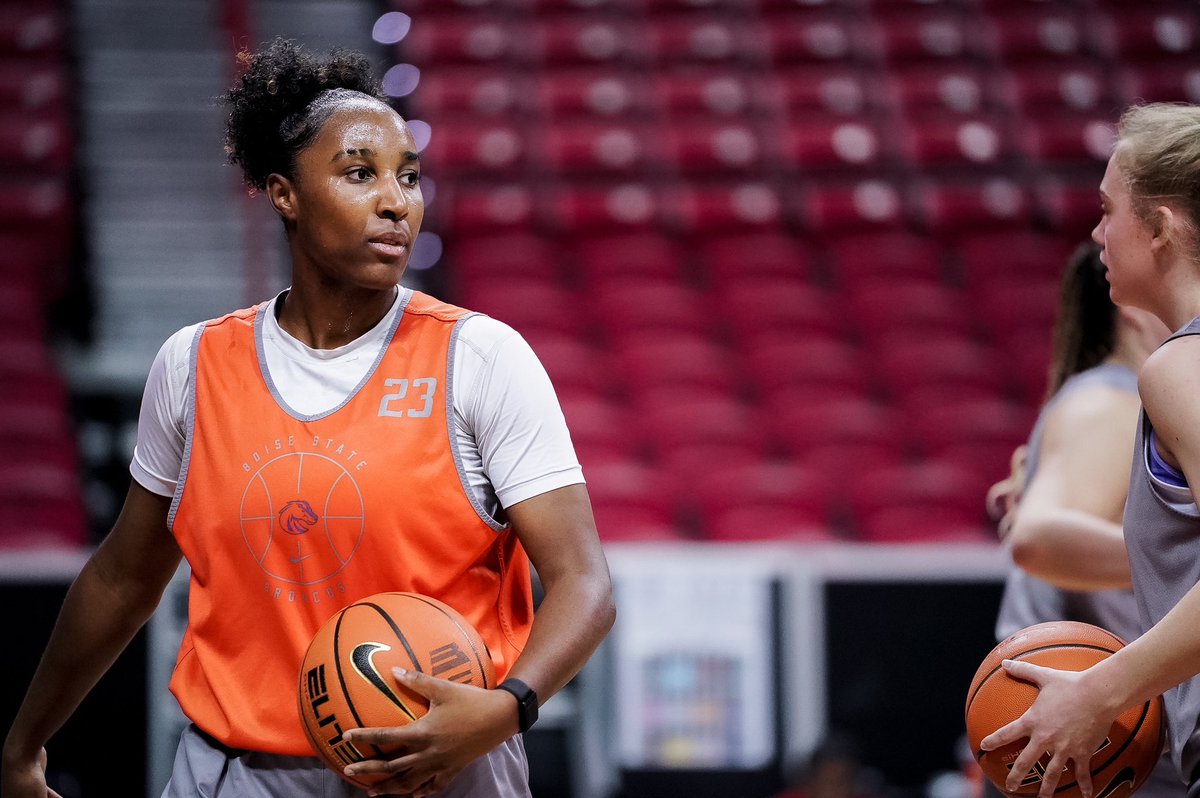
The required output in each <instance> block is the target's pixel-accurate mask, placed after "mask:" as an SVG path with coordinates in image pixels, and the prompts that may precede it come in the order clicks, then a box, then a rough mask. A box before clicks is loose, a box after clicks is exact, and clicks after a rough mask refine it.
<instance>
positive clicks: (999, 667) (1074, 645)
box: [967, 643, 1120, 715]
mask: <svg viewBox="0 0 1200 798" xmlns="http://www.w3.org/2000/svg"><path fill="white" fill-rule="evenodd" d="M1056 648H1082V649H1087V650H1091V651H1104V652H1106V653H1108V654H1116V653H1117V651H1119V650H1120V649H1111V648H1105V647H1104V646H1101V645H1099V644H1096V643H1053V644H1051V645H1047V646H1039V647H1037V648H1031V649H1028V650H1026V651H1022V652H1021V653H1020V654H1016V655H1014V656H1012V657H1005V659H1024V658H1025V657H1027V656H1029V655H1030V654H1037V653H1039V652H1041V651H1052V650H1054V649H1056ZM1000 670H1004V664H1003V663H1001V664H999V665H997V666H996V667H995V668H992V669H991V670H990V671H988V674H987V676H984V677H983V678H982V679H980V680H979V684H977V685H975V689H974V690H973V691H972V692H971V695H969V696H968V697H967V714H968V715H969V714H970V713H971V705H972V704H974V703H975V696H977V695H979V691H980V690H981V689H982V688H983V686H984V685H985V684H987V683H988V681H989V680H990V679H991V678H992V677H993V676H995V675H996V671H1000Z"/></svg>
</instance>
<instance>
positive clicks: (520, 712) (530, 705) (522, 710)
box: [496, 679, 538, 732]
mask: <svg viewBox="0 0 1200 798" xmlns="http://www.w3.org/2000/svg"><path fill="white" fill-rule="evenodd" d="M496 689H497V690H503V691H505V692H506V693H511V694H512V695H513V697H514V698H516V699H517V723H518V726H519V728H520V730H521V732H527V731H529V729H530V727H531V726H533V724H534V723H536V722H537V719H538V698H537V693H535V692H533V688H532V687H530V686H529V685H527V684H525V682H523V681H521V680H520V679H505V680H504V681H502V682H500V684H498V685H496Z"/></svg>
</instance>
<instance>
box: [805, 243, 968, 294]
mask: <svg viewBox="0 0 1200 798" xmlns="http://www.w3.org/2000/svg"><path fill="white" fill-rule="evenodd" d="M826 251H827V252H828V254H829V260H830V262H831V265H832V267H833V277H834V280H835V281H836V282H837V283H838V285H840V286H841V287H843V288H849V287H851V286H853V285H854V284H856V283H858V282H859V281H860V280H866V279H872V278H876V277H885V278H886V277H898V278H927V279H931V280H939V279H942V276H943V274H944V273H945V271H946V266H945V261H946V248H945V246H944V245H943V244H942V243H940V242H939V241H936V240H934V239H932V238H930V237H929V236H920V235H916V234H914V233H906V232H894V233H876V234H871V235H858V234H855V233H854V232H853V231H852V230H848V231H847V235H846V236H845V237H844V238H838V239H835V240H833V241H830V242H829V243H828V244H827V246H826Z"/></svg>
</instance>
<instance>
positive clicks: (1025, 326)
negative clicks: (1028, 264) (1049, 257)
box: [971, 274, 1060, 342]
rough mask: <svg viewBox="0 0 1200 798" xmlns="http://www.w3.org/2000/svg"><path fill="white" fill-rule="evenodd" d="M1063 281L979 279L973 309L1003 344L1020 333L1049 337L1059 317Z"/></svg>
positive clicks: (1007, 278)
mask: <svg viewBox="0 0 1200 798" xmlns="http://www.w3.org/2000/svg"><path fill="white" fill-rule="evenodd" d="M1059 293H1060V288H1059V280H1058V279H1057V278H1055V277H1048V276H1047V277H1040V278H1038V277H1034V276H1025V275H1018V276H1014V277H1006V276H1004V275H1002V274H1000V275H996V276H993V277H991V278H989V279H978V280H977V281H976V284H975V285H974V286H972V290H971V295H972V296H973V297H974V299H973V300H972V306H973V307H974V308H975V310H976V311H977V312H978V314H979V317H980V320H981V321H982V322H983V324H984V325H985V326H986V328H987V329H988V331H989V332H990V333H991V337H992V340H993V341H996V342H1000V341H1003V340H1006V339H1007V338H1009V337H1010V336H1012V335H1014V334H1016V333H1018V332H1025V333H1033V334H1039V333H1040V334H1044V333H1047V332H1048V331H1049V330H1050V329H1052V328H1053V326H1054V319H1055V317H1056V316H1057V313H1058V304H1059V300H1058V297H1059Z"/></svg>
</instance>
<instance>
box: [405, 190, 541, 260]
mask: <svg viewBox="0 0 1200 798" xmlns="http://www.w3.org/2000/svg"><path fill="white" fill-rule="evenodd" d="M438 192H439V193H438V202H437V206H436V207H435V208H433V209H431V210H430V212H429V213H430V217H431V218H432V217H433V216H435V215H436V217H437V218H438V220H439V222H440V223H441V224H443V225H447V226H450V227H453V228H454V229H456V230H464V231H470V235H472V236H474V235H478V234H485V235H503V234H506V233H520V234H522V235H527V236H532V234H533V233H532V230H533V228H534V226H535V224H536V223H537V221H538V211H539V209H538V206H537V202H536V198H535V196H534V193H533V191H532V190H531V189H530V187H529V186H526V185H523V184H521V183H517V182H512V183H499V184H497V183H492V182H482V183H467V182H465V181H463V182H460V181H455V180H449V181H446V183H445V184H439V187H438ZM450 245H451V247H453V246H454V243H453V242H450Z"/></svg>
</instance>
